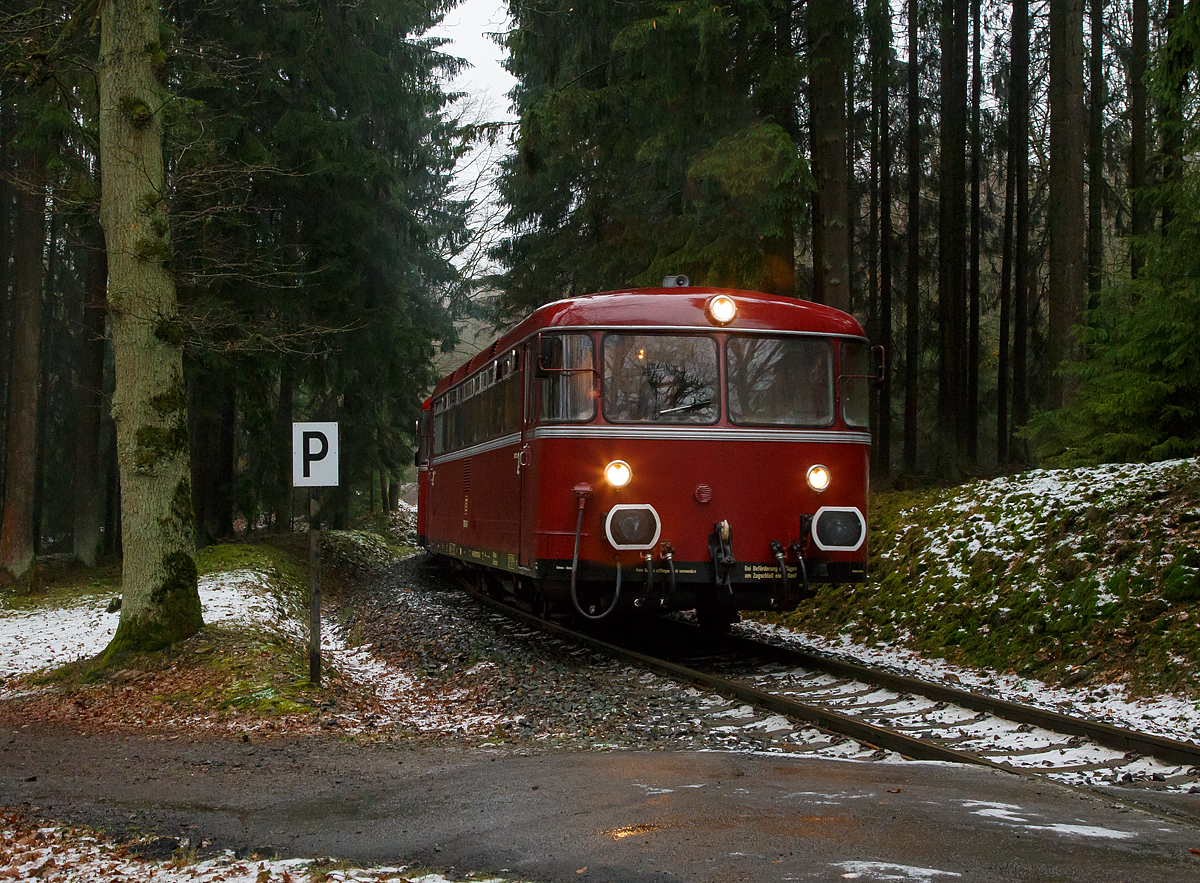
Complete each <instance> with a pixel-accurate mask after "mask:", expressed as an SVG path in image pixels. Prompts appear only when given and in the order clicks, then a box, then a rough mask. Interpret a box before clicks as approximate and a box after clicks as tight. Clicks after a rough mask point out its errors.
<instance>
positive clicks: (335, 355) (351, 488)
mask: <svg viewBox="0 0 1200 883" xmlns="http://www.w3.org/2000/svg"><path fill="white" fill-rule="evenodd" d="M452 5H453V2H452V0H434V2H429V3H394V2H385V0H356V2H339V0H295V2H293V0H289V2H274V0H268V2H266V3H245V2H243V0H213V2H203V3H200V2H192V0H174V2H165V3H163V4H161V7H160V9H159V11H160V12H161V15H159V14H157V13H156V15H155V18H156V19H157V20H158V24H157V25H155V26H154V27H153V29H152V30H153V39H152V38H150V37H144V36H143V37H140V38H139V39H138V42H137V47H136V51H137V52H139V53H141V54H142V55H143V57H144V58H145V60H146V61H147V63H148V65H149V69H150V71H151V76H152V78H153V80H154V86H153V89H151V90H150V91H151V92H153V98H154V100H153V101H151V100H148V99H143V100H139V99H138V95H139V94H141V93H140V92H139V91H138V89H135V88H133V87H131V86H130V85H129V84H127V83H124V82H121V81H114V82H113V84H112V87H111V89H110V95H112V96H115V97H113V98H112V99H111V100H110V105H111V106H113V107H114V108H115V109H116V110H117V111H118V112H119V113H120V114H122V115H123V118H124V119H127V120H130V121H132V123H133V130H134V131H135V133H150V132H154V133H158V134H156V135H155V137H156V138H157V139H158V140H160V141H161V145H162V156H163V163H162V169H163V171H162V177H161V180H160V181H159V182H158V183H153V182H152V181H151V179H150V178H147V179H146V181H145V182H143V184H144V185H148V186H149V188H150V190H149V192H150V195H147V194H146V193H143V194H142V195H141V196H137V197H136V198H135V199H134V201H133V208H134V210H135V211H136V212H140V213H141V215H140V216H139V217H144V219H145V223H141V222H140V221H137V222H135V224H136V226H137V228H138V229H137V232H136V233H135V236H134V240H132V242H133V244H132V245H131V244H129V243H126V244H125V245H121V244H120V242H121V240H119V239H118V238H116V237H115V236H114V235H113V234H114V233H115V232H116V231H117V230H118V229H119V228H121V227H122V222H121V221H119V220H114V219H117V218H118V215H116V214H115V213H111V212H110V214H109V221H108V223H109V229H108V230H107V231H106V232H108V233H109V242H108V246H109V248H110V249H111V248H113V247H114V246H115V247H117V248H119V249H120V254H119V255H118V257H119V259H120V261H121V262H124V263H122V264H121V266H122V267H124V266H125V265H126V264H128V265H129V266H133V267H135V268H142V269H144V268H146V267H152V268H154V269H155V270H156V271H158V272H159V273H160V275H161V276H162V277H163V282H164V284H166V285H169V286H171V287H172V288H173V291H174V293H173V295H172V300H173V301H177V303H178V314H177V315H176V314H175V313H174V312H173V309H174V308H173V307H172V308H169V309H161V310H160V309H159V308H158V307H157V306H155V305H154V304H153V303H151V302H150V301H149V300H145V299H142V300H137V299H135V300H133V301H131V300H130V299H128V298H126V297H124V291H116V292H114V291H112V290H111V289H110V291H109V299H108V300H109V304H108V307H109V310H108V323H109V334H110V335H111V332H112V330H113V329H117V328H118V327H119V326H120V325H121V322H123V321H124V320H126V319H128V320H129V322H128V323H127V324H130V325H137V326H139V327H142V328H147V327H148V328H149V329H150V330H151V331H152V332H153V335H152V336H153V337H154V338H155V340H157V341H158V342H159V343H160V344H162V345H163V346H164V347H166V348H169V349H174V351H175V353H176V354H177V357H178V354H180V353H181V354H182V359H181V361H180V362H179V363H178V367H177V368H173V369H170V372H168V373H171V377H169V378H168V379H167V380H168V382H167V383H166V385H165V386H164V387H163V388H161V389H157V390H155V389H151V391H150V392H149V396H150V405H151V409H152V410H153V409H155V408H157V409H158V412H161V414H162V416H163V419H164V421H165V422H164V423H163V425H162V426H157V425H156V426H154V427H151V429H149V430H147V431H144V432H142V434H141V439H142V441H143V442H147V443H148V444H149V447H147V445H142V448H143V449H144V450H142V453H143V454H144V455H145V456H143V457H142V459H141V460H136V456H135V454H136V452H134V451H133V450H132V449H130V450H128V451H127V450H125V448H122V455H121V469H120V471H121V473H122V474H125V475H127V474H128V473H130V472H131V471H133V470H134V469H136V468H140V467H139V465H138V464H139V463H140V464H141V466H155V467H157V465H158V463H159V461H162V462H165V458H166V455H170V458H176V457H177V455H181V459H182V469H181V471H180V475H179V476H177V477H176V478H175V479H173V495H172V497H171V504H172V507H173V508H172V514H171V517H172V518H174V517H175V516H176V515H178V516H179V517H180V519H181V521H180V524H186V525H189V527H188V528H187V529H186V531H184V532H186V533H188V534H190V533H191V529H190V524H191V515H192V510H193V508H194V511H195V516H196V519H195V527H196V539H197V540H198V541H199V542H208V541H210V540H211V539H213V538H215V537H224V536H230V535H232V533H233V532H234V531H235V530H239V531H245V530H247V529H250V530H255V529H257V530H260V531H261V530H271V529H275V530H290V529H291V523H292V521H291V515H292V509H293V505H292V496H293V494H292V490H291V467H290V446H291V430H290V424H291V422H292V421H293V420H331V421H338V422H339V424H341V426H342V432H341V442H342V444H341V457H340V463H341V476H342V479H343V485H342V487H340V488H339V489H338V491H337V492H336V493H335V494H333V495H332V496H331V497H330V498H329V499H328V500H327V501H326V502H325V513H326V515H327V517H328V518H329V519H330V520H331V521H332V522H333V523H335V524H336V523H343V522H344V521H345V520H346V517H347V514H348V512H349V511H350V509H351V501H352V499H356V498H358V497H359V495H361V496H362V498H363V502H364V504H365V503H366V502H367V500H371V501H372V502H373V501H374V500H378V499H379V498H380V497H381V496H387V495H391V494H394V489H395V486H396V484H397V482H398V480H399V479H400V478H401V477H402V475H403V473H404V469H405V467H406V465H407V464H408V462H409V460H410V457H411V454H410V450H411V440H412V434H413V427H414V425H415V420H416V417H417V414H418V410H419V407H420V397H421V395H422V393H423V391H424V390H425V388H427V386H428V384H429V381H430V379H431V376H432V368H431V367H430V366H431V360H432V357H433V355H434V353H435V351H436V350H437V348H438V347H439V345H440V344H442V343H443V342H449V341H452V339H453V335H454V331H453V327H452V324H451V322H450V319H449V315H448V313H447V311H446V309H445V304H446V303H447V302H448V301H449V300H450V299H451V298H452V297H453V296H455V294H456V287H457V286H461V284H462V281H461V280H460V279H459V278H458V273H457V271H456V270H455V268H454V266H453V265H452V263H451V261H450V259H451V257H452V256H453V255H454V253H455V251H456V249H458V248H460V247H461V245H462V243H463V242H464V241H465V239H466V235H467V231H466V226H465V217H466V209H467V206H465V205H463V204H460V203H459V202H457V201H456V200H455V199H454V198H453V197H452V196H451V179H450V176H451V173H452V171H453V168H454V165H455V162H456V161H457V159H458V158H459V157H460V156H461V155H462V153H463V151H464V139H465V137H466V136H464V134H463V132H462V131H461V130H460V129H459V127H458V125H457V123H456V120H455V118H454V116H453V108H452V100H453V96H452V95H450V94H448V92H447V87H446V83H447V82H448V80H449V78H450V77H451V75H452V74H453V73H454V72H455V71H456V70H457V69H458V67H459V66H460V62H458V61H457V60H455V59H453V58H451V57H449V56H447V55H446V54H445V53H444V52H443V50H442V43H441V42H439V41H438V40H436V39H433V38H431V37H429V36H428V35H427V33H428V31H429V29H430V28H431V27H432V26H433V25H434V24H436V23H437V22H438V21H439V20H440V18H441V16H442V15H443V14H444V13H445V11H446V9H448V8H449V7H450V6H452ZM110 6H112V2H111V0H102V2H101V3H99V4H82V5H75V4H61V3H57V2H51V0H13V2H4V3H0V390H3V393H4V395H3V396H2V397H0V502H10V503H12V504H14V507H15V508H19V510H20V511H18V512H16V514H15V515H14V516H12V517H11V518H10V517H8V515H7V514H6V515H5V518H4V520H5V521H9V522H10V524H12V525H13V526H15V527H21V526H22V525H23V524H24V525H33V529H32V530H30V531H28V534H29V536H31V537H32V544H33V547H32V548H31V549H29V550H28V551H25V550H23V549H18V550H17V552H16V554H14V556H13V560H14V561H18V562H20V567H21V568H22V569H24V570H28V569H29V568H30V566H31V564H32V557H33V554H34V553H37V552H39V551H40V552H43V553H44V552H46V551H50V550H53V551H70V550H71V545H70V544H71V539H72V536H75V537H76V538H78V539H79V541H80V543H82V544H86V545H87V547H88V548H86V549H85V548H82V547H81V548H77V549H76V550H75V551H76V554H78V555H79V556H80V557H81V558H84V559H85V560H89V561H94V560H95V552H96V549H95V546H96V538H97V537H102V538H103V545H104V547H105V549H106V551H107V552H109V553H118V552H119V551H120V549H121V545H122V542H123V544H124V547H125V548H126V549H127V550H128V549H130V548H136V549H137V550H138V551H139V552H141V551H143V550H145V551H146V552H147V554H149V555H151V556H155V555H157V556H158V557H159V558H162V557H163V555H164V550H163V548H162V544H161V543H160V542H159V541H158V539H157V538H156V537H155V536H154V535H153V531H149V532H147V531H145V530H143V526H144V524H151V525H153V524H161V523H162V522H163V518H164V517H166V516H162V515H160V516H154V515H148V516H147V518H148V519H149V520H148V521H146V522H144V523H143V522H136V521H130V520H129V519H128V518H126V519H125V533H124V535H122V528H121V519H120V518H119V513H120V511H121V507H122V504H125V506H126V508H128V504H129V503H130V500H129V499H127V497H128V494H127V493H126V494H125V495H124V497H123V495H122V490H125V488H126V486H125V485H121V486H120V487H119V485H118V481H117V475H118V468H117V459H118V458H117V450H118V447H119V445H118V442H117V433H116V432H115V431H114V425H113V422H112V420H111V418H110V417H109V416H108V415H109V414H110V413H116V414H118V415H122V414H125V413H127V411H122V410H121V409H122V408H125V409H128V407H129V401H130V400H129V397H128V396H127V395H125V396H123V397H120V398H118V401H117V402H116V405H115V407H114V403H113V389H114V379H113V378H114V371H115V373H117V374H120V373H121V372H123V371H128V370H130V369H131V368H136V366H135V365H133V364H132V363H131V360H130V358H129V357H128V356H127V355H122V354H121V350H120V349H118V350H117V357H116V359H115V361H114V358H113V349H112V347H111V336H110V337H109V341H110V342H109V344H108V346H107V356H105V351H104V346H103V339H104V336H105V332H104V331H103V330H102V327H103V322H104V318H103V316H104V302H105V296H104V279H105V262H104V260H103V258H104V246H103V244H102V242H99V241H98V236H99V233H100V228H99V225H98V223H97V219H98V218H99V215H100V195H101V191H100V186H99V185H100V179H101V177H102V173H103V168H101V163H100V158H101V157H100V153H99V150H98V144H97V139H96V131H97V119H98V103H97V94H96V88H95V86H96V84H95V78H94V76H92V75H91V74H89V72H90V71H94V70H95V69H96V66H97V58H98V57H99V53H100V44H99V39H98V38H99V33H100V29H99V26H98V21H99V18H98V16H99V15H100V14H101V13H102V12H104V11H106V10H108V9H109V8H110ZM114 8H115V7H114ZM94 23H95V24H96V27H93V24H94ZM139 88H140V89H142V91H145V88H143V87H139ZM147 94H149V93H147ZM113 102H115V104H114V103H113ZM18 156H20V157H22V158H23V160H22V161H23V162H24V166H20V167H19V166H18V165H17V163H16V159H17V157H18ZM35 159H36V165H34V164H33V163H34V160H35ZM22 168H24V169H26V170H27V171H22V170H21V169H22ZM33 171H36V172H37V175H34V174H33ZM135 171H136V170H135ZM142 190H146V186H143V187H142ZM108 195H110V196H111V195H113V194H111V193H110V194H108ZM24 204H30V205H33V206H34V210H33V223H30V222H27V221H21V220H20V218H19V216H18V214H17V211H16V210H17V207H18V205H24ZM114 224H115V225H114ZM130 226H131V225H130V224H124V227H125V228H129V227H130ZM23 233H24V234H26V235H24V238H23V239H22V234H23ZM28 255H32V257H28ZM12 266H15V267H16V268H18V269H21V272H22V273H23V274H24V275H23V276H22V278H26V277H28V278H30V279H33V278H34V277H33V275H32V273H31V272H30V271H31V270H32V269H35V268H36V269H37V270H39V271H40V276H39V277H38V279H37V281H34V282H32V283H30V284H28V285H25V288H24V289H22V290H25V289H28V290H31V291H32V292H33V297H34V306H37V307H40V308H42V309H41V312H40V317H37V316H36V315H35V319H34V320H33V321H32V325H30V323H29V322H27V321H25V320H24V319H23V320H22V326H21V327H22V332H21V333H22V334H24V333H25V328H26V326H29V327H32V328H33V329H34V332H33V333H34V335H35V338H39V340H38V342H39V343H40V344H41V350H40V358H39V355H38V354H37V353H36V352H35V353H34V355H33V359H32V360H29V359H26V360H25V362H22V363H21V370H22V371H23V372H24V374H23V375H22V376H23V377H24V376H26V375H28V374H29V373H30V369H29V367H28V366H27V365H26V363H27V362H28V363H29V364H31V365H32V371H33V377H34V382H33V385H32V388H33V390H34V391H35V392H37V393H38V395H39V398H40V403H41V405H42V407H41V408H40V409H39V411H38V413H37V416H36V417H35V418H34V422H33V423H32V424H30V422H29V421H28V420H22V421H20V426H21V431H20V433H16V434H14V432H13V428H14V421H13V417H14V415H26V414H29V413H30V408H31V405H32V404H33V402H34V398H33V393H32V392H30V384H29V383H28V382H26V381H24V380H23V381H22V383H24V384H25V385H24V386H20V385H14V383H13V377H12V365H13V361H12V359H11V358H10V356H11V353H12V350H11V345H12V343H13V342H14V340H15V338H14V336H13V334H14V332H13V329H14V327H15V326H14V320H15V317H16V312H15V309H16V306H17V300H16V292H17V291H18V289H17V287H16V282H15V276H14V274H12V273H11V272H10V267H12ZM122 272H124V271H123V270H121V269H120V267H118V268H116V269H114V265H113V262H112V261H109V262H108V275H109V277H110V281H112V280H115V279H117V278H118V277H121V273H122ZM122 278H124V277H122ZM22 309H24V308H22ZM22 315H25V313H22ZM31 315H34V314H31ZM39 332H40V333H39ZM98 343H99V344H101V346H99V347H98V346H97V344H98ZM23 348H24V345H23ZM85 393H86V395H85ZM185 406H186V411H185ZM185 413H186V417H185V416H184V415H185ZM86 415H103V419H96V417H95V416H89V417H87V419H85V416H86ZM138 419H141V418H138ZM27 424H29V425H27ZM147 425H149V424H147ZM30 426H32V429H31V428H30ZM135 429H136V427H135ZM31 432H32V434H33V436H34V438H33V439H32V440H31ZM76 442H78V444H76ZM77 447H78V448H79V452H78V454H77V453H76V448H77ZM125 447H129V446H128V445H126V446H125ZM189 447H190V450H191V457H190V476H189V468H188V459H189V458H188V449H189ZM151 448H153V450H151ZM160 454H161V455H163V456H162V457H160V456H159V455H160ZM9 455H11V458H13V462H14V463H17V464H18V466H17V469H16V471H18V472H20V473H21V481H20V482H9V481H7V480H6V477H5V475H4V472H5V465H4V464H6V463H7V462H8V460H9V459H10V456H9ZM147 458H149V459H147ZM151 460H153V461H154V462H153V463H151V462H150V461H151ZM10 471H11V470H10ZM26 472H28V473H29V474H30V475H33V476H35V477H34V480H33V481H32V483H31V487H33V488H34V490H33V491H32V492H30V493H25V491H24V490H23V488H24V487H25V482H26V479H25V477H24V476H25V474H26ZM96 473H99V477H97V476H96ZM85 476H86V478H85ZM189 483H190V491H191V493H190V494H188V493H186V491H187V490H188V488H187V485H188V484H189ZM85 487H88V488H92V489H93V491H92V493H95V494H99V495H100V496H102V497H103V498H104V500H105V505H101V506H99V507H95V508H94V509H93V508H91V507H81V506H80V507H77V506H75V505H73V504H72V494H73V489H76V490H77V489H80V488H85ZM12 488H16V489H18V490H20V492H19V493H16V494H14V493H12V492H11V490H10V489H12ZM189 496H190V498H191V499H190V500H189V499H188V497H189ZM17 504H19V506H17ZM363 508H366V506H365V505H364V506H363ZM85 509H86V511H87V513H88V514H87V517H88V518H90V519H92V520H93V521H94V522H96V523H93V524H80V523H79V521H78V520H76V521H75V523H74V524H73V523H72V519H73V516H74V515H75V514H76V513H77V512H79V511H83V510H85ZM18 522H20V523H18ZM178 532H179V531H176V533H178ZM190 543H191V537H190V536H189V537H188V538H187V544H185V545H190ZM131 544H132V545H131ZM16 545H17V544H16V543H14V548H15V546H16ZM26 545H28V543H26ZM181 555H182V557H187V550H186V549H181ZM182 557H180V556H176V557H175V559H173V560H176V561H177V563H179V564H180V566H179V567H176V568H175V570H174V571H173V573H174V574H175V576H178V577H179V579H177V580H176V582H181V584H183V583H186V582H187V581H188V579H187V572H186V571H187V567H186V566H184V565H183V562H182ZM4 569H8V566H7V563H5V564H4V565H2V566H0V570H4ZM13 575H15V574H12V573H10V574H8V576H5V575H4V574H2V573H0V580H7V579H11V577H12V576H13ZM160 582H161V580H160ZM192 583H193V584H194V579H193V580H192Z"/></svg>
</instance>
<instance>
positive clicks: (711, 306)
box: [708, 294, 737, 325]
mask: <svg viewBox="0 0 1200 883" xmlns="http://www.w3.org/2000/svg"><path fill="white" fill-rule="evenodd" d="M708 318H710V319H712V320H713V322H715V323H717V324H718V325H728V324H729V323H730V322H732V321H733V320H734V319H736V318H737V304H736V303H735V302H734V300H733V298H732V297H730V296H729V295H727V294H718V295H717V296H716V297H714V298H713V299H712V300H710V301H709V302H708Z"/></svg>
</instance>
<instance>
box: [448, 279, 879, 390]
mask: <svg viewBox="0 0 1200 883" xmlns="http://www.w3.org/2000/svg"><path fill="white" fill-rule="evenodd" d="M719 294H725V295H728V296H730V297H732V298H733V299H734V301H736V303H737V305H738V313H737V318H735V319H734V320H733V321H732V322H730V323H729V324H728V325H723V326H722V325H716V324H714V323H713V322H712V321H711V320H710V319H709V318H708V315H707V313H706V307H707V305H708V302H709V301H710V300H711V299H712V298H713V297H715V296H717V295H719ZM572 327H579V328H622V327H634V328H655V329H659V328H661V329H664V330H666V329H684V328H695V329H697V330H701V329H708V330H717V331H729V332H734V333H737V332H750V333H755V332H758V333H761V332H766V331H801V332H811V333H813V334H829V335H839V336H848V337H863V336H864V335H863V330H862V326H861V325H859V323H858V321H857V320H855V318H854V317H853V316H851V315H849V314H848V313H843V312H842V311H841V310H837V309H834V308H833V307H827V306H824V305H822V304H817V303H813V302H811V301H805V300H797V299H796V298H792V297H784V296H782V295H774V294H764V293H763V292H759V291H741V290H737V289H730V288H709V287H703V286H689V287H686V288H632V289H623V290H618V291H606V292H600V293H598V294H588V295H582V296H579V297H568V298H563V299H562V300H556V301H551V302H550V303H547V304H543V305H542V306H540V307H538V308H537V309H536V310H534V311H533V312H532V313H530V314H529V316H527V317H526V318H525V319H523V320H522V321H521V322H519V323H518V324H517V325H515V326H514V327H512V328H511V329H509V330H508V331H506V332H504V333H503V334H502V335H500V336H499V337H498V338H497V339H496V340H494V341H493V342H492V343H491V344H490V345H489V346H487V347H484V349H483V350H481V351H480V352H479V353H478V354H477V355H475V356H473V357H472V358H471V359H469V360H468V361H467V362H465V363H463V364H462V365H460V366H459V367H458V368H456V369H455V370H454V371H452V372H451V373H450V374H448V375H447V376H446V377H443V378H442V379H441V380H440V381H439V382H438V384H437V386H436V387H435V388H434V390H433V393H432V394H431V398H432V396H436V395H438V394H439V393H441V392H442V391H443V390H445V389H447V388H449V387H451V386H453V385H454V384H455V383H458V382H459V381H460V380H462V379H464V378H466V377H469V376H471V375H472V374H474V373H475V372H476V371H477V370H479V368H481V367H483V366H484V365H486V364H487V363H488V362H490V361H491V360H492V359H493V358H495V357H496V356H497V355H498V354H500V353H503V352H504V351H505V350H507V349H508V348H510V347H514V346H516V345H517V344H519V343H520V342H521V341H523V340H525V339H526V338H528V337H530V336H532V335H534V334H536V333H537V332H539V331H542V330H558V331H562V330H566V329H568V328H572Z"/></svg>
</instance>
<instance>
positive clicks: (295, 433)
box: [292, 423, 338, 487]
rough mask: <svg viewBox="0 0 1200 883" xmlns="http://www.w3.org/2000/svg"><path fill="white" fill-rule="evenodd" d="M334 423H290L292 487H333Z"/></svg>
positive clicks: (335, 474)
mask: <svg viewBox="0 0 1200 883" xmlns="http://www.w3.org/2000/svg"><path fill="white" fill-rule="evenodd" d="M337 484H338V425H337V424H336V423H293V424H292V487H337Z"/></svg>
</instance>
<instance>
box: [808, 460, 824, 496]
mask: <svg viewBox="0 0 1200 883" xmlns="http://www.w3.org/2000/svg"><path fill="white" fill-rule="evenodd" d="M804 478H805V479H806V480H807V481H808V486H809V487H810V488H812V489H813V490H814V491H816V492H817V493H820V492H821V491H823V490H825V488H827V487H829V470H828V469H826V468H825V467H824V466H810V467H808V474H807V475H806V476H804Z"/></svg>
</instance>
